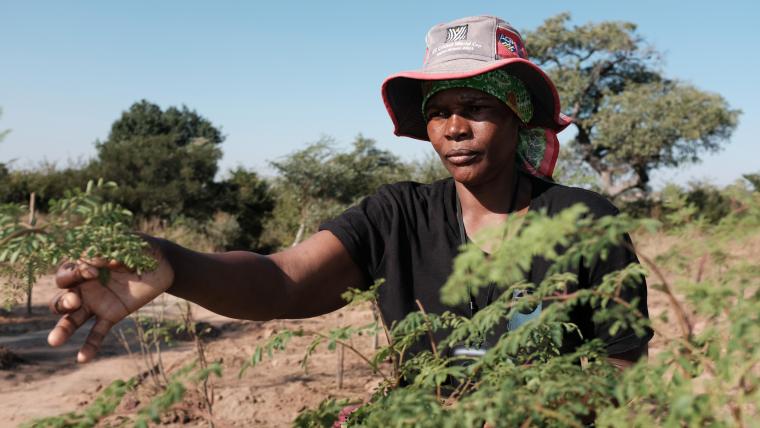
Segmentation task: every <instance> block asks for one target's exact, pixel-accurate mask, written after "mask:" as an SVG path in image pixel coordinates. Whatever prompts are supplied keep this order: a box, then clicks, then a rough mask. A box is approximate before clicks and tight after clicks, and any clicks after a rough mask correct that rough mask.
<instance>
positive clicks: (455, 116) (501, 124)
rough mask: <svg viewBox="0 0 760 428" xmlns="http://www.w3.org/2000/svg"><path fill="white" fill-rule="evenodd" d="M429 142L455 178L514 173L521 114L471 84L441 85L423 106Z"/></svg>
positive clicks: (481, 179) (484, 179)
mask: <svg viewBox="0 0 760 428" xmlns="http://www.w3.org/2000/svg"><path fill="white" fill-rule="evenodd" d="M425 119H426V120H427V132H428V137H429V138H430V142H431V143H432V144H433V148H434V149H435V151H436V152H437V153H438V156H439V157H440V158H441V161H442V162H443V165H444V166H445V167H446V169H447V170H448V171H449V173H450V174H451V176H452V177H454V180H456V181H458V182H460V183H462V184H465V185H471V186H479V185H483V184H486V183H488V182H491V181H493V180H498V179H504V178H505V177H507V176H509V177H511V175H512V174H513V172H512V171H513V169H512V168H509V167H508V166H511V165H514V162H515V151H516V148H517V138H518V136H517V132H518V129H519V125H520V120H519V119H518V118H517V116H516V115H515V114H514V113H513V112H512V110H510V109H509V107H507V106H506V105H505V104H504V103H502V102H501V101H500V100H499V99H497V98H496V97H494V96H492V95H489V94H486V93H485V92H482V91H478V90H477V89H470V88H453V89H447V90H443V91H441V92H439V93H437V94H435V95H434V96H433V97H431V98H430V100H428V102H427V104H426V106H425Z"/></svg>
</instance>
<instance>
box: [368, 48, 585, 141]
mask: <svg viewBox="0 0 760 428" xmlns="http://www.w3.org/2000/svg"><path fill="white" fill-rule="evenodd" d="M487 64H488V65H485V66H484V61H480V60H475V59H460V60H457V61H450V62H449V63H445V64H441V65H440V66H438V67H436V68H435V69H434V70H418V71H405V72H401V73H398V74H394V75H392V76H390V77H388V78H387V79H385V81H384V82H383V86H382V94H383V102H384V103H385V108H386V109H387V110H388V114H389V115H390V116H391V120H392V121H393V125H394V127H395V129H394V131H393V132H394V134H396V135H398V136H403V137H411V138H416V139H418V140H425V141H428V135H427V124H426V122H425V118H424V117H423V115H422V97H423V94H422V86H421V85H422V82H424V81H430V80H449V79H465V78H468V77H472V76H477V75H479V74H483V73H486V72H489V71H492V70H496V69H499V68H504V69H505V70H507V71H508V72H509V73H510V74H512V75H514V76H516V77H518V78H519V79H520V80H522V82H523V83H524V84H525V85H526V87H527V88H528V92H530V94H531V98H532V101H533V106H534V110H533V118H531V120H530V122H529V123H528V126H529V127H541V128H545V129H548V130H551V131H553V132H560V131H561V130H563V129H565V127H567V125H569V124H570V123H571V122H572V120H571V119H570V118H569V117H567V116H565V115H564V114H562V112H561V111H560V104H559V95H558V94H557V88H556V87H555V86H554V83H553V82H552V81H551V79H549V76H547V75H546V73H544V72H543V71H542V70H541V69H540V68H538V66H536V65H535V64H533V63H532V62H530V61H528V60H526V59H523V58H507V59H502V60H497V61H489V62H488V63H487Z"/></svg>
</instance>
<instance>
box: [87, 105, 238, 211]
mask: <svg viewBox="0 0 760 428" xmlns="http://www.w3.org/2000/svg"><path fill="white" fill-rule="evenodd" d="M222 141H224V136H223V135H222V133H221V131H220V130H219V129H217V128H216V127H214V125H213V124H212V123H211V122H210V121H209V120H208V119H206V118H204V117H202V116H200V115H199V114H198V113H196V112H195V111H193V110H189V109H188V108H187V107H182V108H181V109H179V108H176V107H169V108H167V109H166V110H162V109H161V108H160V107H159V106H157V105H155V104H153V103H150V102H148V101H145V100H142V101H139V102H137V103H135V104H133V105H132V106H131V107H130V108H129V110H127V111H125V112H124V113H122V115H121V117H120V118H119V119H118V120H117V121H116V122H114V123H113V125H112V126H111V132H110V134H109V136H108V138H107V139H106V140H105V141H101V142H96V144H95V146H96V148H97V152H98V158H97V161H96V166H95V167H94V171H93V172H94V173H96V174H97V176H102V177H104V178H105V179H107V180H112V181H114V182H117V183H118V184H119V188H118V190H117V193H116V195H115V196H116V198H117V201H118V202H119V203H121V204H122V205H124V206H125V207H127V208H128V209H130V210H131V211H133V212H134V213H135V214H136V215H138V216H140V217H154V216H155V217H160V218H164V219H171V218H174V217H176V216H178V215H180V214H182V215H185V216H188V217H194V218H199V219H206V218H209V217H210V216H211V214H212V213H213V211H212V208H211V207H212V204H211V200H212V197H213V194H212V183H213V181H214V176H215V175H216V173H217V169H218V168H217V162H218V161H219V159H220V158H221V156H222V151H221V149H220V148H219V145H220V144H221V143H222Z"/></svg>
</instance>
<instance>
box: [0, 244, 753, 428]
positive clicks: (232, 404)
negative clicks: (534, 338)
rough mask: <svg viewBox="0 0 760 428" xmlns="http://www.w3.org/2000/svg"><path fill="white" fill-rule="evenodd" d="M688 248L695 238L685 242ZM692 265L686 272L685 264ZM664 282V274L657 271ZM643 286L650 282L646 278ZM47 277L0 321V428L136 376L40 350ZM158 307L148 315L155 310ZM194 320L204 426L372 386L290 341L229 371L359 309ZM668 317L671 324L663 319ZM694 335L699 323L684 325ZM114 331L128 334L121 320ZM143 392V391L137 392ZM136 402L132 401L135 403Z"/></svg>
mask: <svg viewBox="0 0 760 428" xmlns="http://www.w3.org/2000/svg"><path fill="white" fill-rule="evenodd" d="M694 239H696V240H697V241H695V242H698V237H694ZM635 240H636V244H637V246H638V249H639V251H640V252H642V253H644V254H646V255H648V256H650V257H654V256H656V255H657V254H660V253H662V252H664V251H666V250H667V249H668V248H670V247H671V246H672V245H674V244H676V243H677V238H674V237H669V236H664V235H655V236H641V237H638V239H635ZM731 256H732V257H734V258H736V259H744V260H752V259H754V260H758V262H759V263H760V235H755V236H749V237H746V238H745V239H743V240H742V242H741V243H738V244H737V245H736V246H735V247H733V248H732V249H731ZM695 266H696V264H695ZM666 276H668V274H667V273H666ZM650 281H651V280H650ZM55 291H56V290H55V287H54V285H53V284H52V279H51V278H50V277H46V278H44V279H43V280H42V281H41V282H40V283H39V284H37V287H36V288H35V294H34V302H33V303H34V314H33V316H32V317H26V316H25V315H23V313H24V309H21V308H19V309H17V310H14V311H13V312H11V313H10V314H4V315H0V346H3V347H5V348H7V349H9V350H11V351H12V352H13V353H15V354H17V355H18V356H19V357H21V358H22V359H23V362H22V363H20V364H18V365H16V366H15V367H12V368H7V369H3V370H0V402H2V403H3V406H2V407H0V426H3V427H4V426H17V425H19V424H21V423H23V422H26V421H29V420H30V419H33V418H38V417H44V416H54V415H60V414H62V413H65V412H69V411H77V410H81V409H82V408H84V407H85V406H87V405H88V404H89V403H91V401H92V400H93V399H94V398H95V397H96V396H97V395H98V393H99V391H101V390H102V388H104V387H105V386H107V385H108V384H110V383H111V382H112V381H113V380H115V379H125V380H126V379H128V378H130V377H133V376H135V375H136V374H138V373H140V371H141V370H144V368H143V366H141V365H140V364H141V363H140V360H139V358H136V357H134V356H130V355H129V354H128V353H127V352H126V350H125V349H124V347H123V346H122V345H121V344H120V343H119V341H118V340H117V339H116V338H115V337H113V336H111V337H108V338H107V340H106V343H105V346H104V349H103V351H102V353H101V356H100V357H99V358H98V359H97V360H96V361H95V362H93V363H90V364H87V365H77V364H76V363H75V361H74V360H75V355H76V348H77V346H78V344H81V343H82V342H83V340H84V336H83V334H81V332H80V334H78V335H77V336H75V337H74V338H73V340H72V341H71V342H70V344H68V345H66V346H64V347H61V348H58V349H52V348H50V347H48V346H47V344H46V342H45V338H46V335H47V331H48V329H49V328H51V327H52V326H53V325H54V324H55V318H54V317H53V316H51V315H49V314H48V312H47V301H48V299H49V298H50V297H51V296H52V295H53V294H54V293H55ZM175 302H176V301H175V300H174V299H173V298H171V297H168V298H166V299H165V301H164V302H163V307H164V308H166V309H167V310H168V311H169V312H171V311H173V309H172V308H174V307H175V306H176V305H175V304H174V303H175ZM158 305H159V303H156V304H154V305H153V307H152V308H149V309H148V311H156V310H158V309H159V308H158ZM649 307H650V314H651V315H652V318H653V319H655V320H656V319H657V315H658V314H660V313H662V312H663V311H668V310H669V306H668V303H667V301H666V300H665V299H664V297H663V296H662V295H661V294H660V293H658V292H656V291H650V295H649ZM194 312H195V317H196V319H197V320H198V321H204V322H208V323H210V324H211V325H213V326H214V333H215V336H216V337H214V338H212V339H210V341H209V344H208V350H207V352H208V359H209V360H210V361H213V360H222V362H223V367H224V372H223V376H222V378H221V379H214V382H213V384H214V400H215V403H214V406H213V413H214V416H213V418H214V422H215V425H216V426H217V427H225V426H246V427H248V426H259V427H281V426H287V425H288V424H289V423H290V422H291V421H292V420H293V418H294V417H295V416H296V415H297V414H298V412H299V411H300V410H301V409H303V408H305V407H313V406H315V405H316V404H317V403H319V402H320V401H321V400H322V399H323V398H324V397H327V396H334V397H347V398H363V397H367V396H368V395H369V393H370V392H371V390H372V389H373V387H374V385H376V384H377V382H378V381H379V378H378V377H377V376H373V375H372V373H371V371H370V370H369V369H368V368H367V367H366V365H364V364H363V363H362V362H361V361H360V359H359V358H357V357H355V356H354V355H352V354H351V353H350V352H346V354H345V361H344V367H345V375H344V383H343V387H342V388H340V389H339V388H338V385H337V379H336V372H337V355H336V354H335V353H331V352H327V351H325V350H322V351H320V352H318V353H317V354H316V355H315V356H314V357H313V358H312V360H311V363H310V369H309V371H308V373H304V370H303V369H302V368H301V367H300V364H299V362H300V360H301V357H302V355H303V350H304V349H305V347H306V344H307V343H308V342H309V339H307V338H297V339H295V340H294V342H293V343H292V344H291V345H290V346H289V348H288V351H286V352H283V353H280V354H276V355H275V357H274V359H272V360H268V359H267V360H265V362H264V363H263V364H261V365H260V366H258V367H256V368H253V369H249V370H248V371H247V372H246V373H245V374H244V375H243V377H242V378H238V370H239V368H240V367H241V365H242V364H243V362H244V360H245V359H247V358H248V357H250V355H251V354H252V352H253V350H254V348H255V346H256V344H258V343H261V342H262V341H263V340H264V339H265V338H266V337H268V336H269V335H271V334H272V333H273V332H274V331H277V330H279V329H281V328H283V327H287V328H291V329H293V328H299V327H303V328H304V329H307V330H318V331H324V330H328V329H329V328H332V327H337V326H345V325H363V324H367V323H369V322H371V320H372V314H371V311H370V310H369V308H368V307H357V308H346V309H343V310H339V311H336V312H333V313H331V314H328V315H325V316H322V317H318V318H312V319H308V320H278V321H271V322H250V321H238V320H233V319H228V318H224V317H221V316H218V315H215V314H213V313H211V312H209V311H207V310H205V309H203V308H200V307H195V309H194ZM671 319H672V317H671ZM693 321H695V324H696V326H697V328H698V327H699V320H693ZM116 328H125V329H126V328H129V324H128V323H127V322H124V323H123V324H122V325H120V326H117V327H116ZM660 328H661V329H662V330H663V331H666V332H670V333H673V334H675V333H676V331H675V325H674V323H670V325H661V326H660ZM662 343H663V338H661V337H659V336H656V337H655V338H654V339H653V341H652V342H651V344H650V346H651V352H652V353H656V352H657V349H658V348H660V347H661V346H662ZM353 345H354V346H355V347H356V348H358V349H360V350H362V351H363V352H366V353H371V351H372V346H373V340H372V338H371V337H358V338H356V339H354V342H353ZM194 358H195V351H194V346H193V344H192V342H187V341H181V340H177V341H175V344H174V345H173V346H171V347H166V348H165V351H164V352H163V360H164V365H165V366H166V367H167V368H169V369H170V370H172V369H175V368H178V367H181V366H183V365H185V364H187V363H188V362H190V361H192V360H193V359H194ZM141 389H145V388H141ZM139 391H140V389H138V393H136V394H130V393H128V394H127V396H125V398H124V399H123V400H122V402H121V405H120V406H119V407H118V408H117V410H116V412H115V413H114V414H113V415H112V416H110V417H108V418H107V419H106V420H104V421H103V422H102V423H101V425H103V426H107V425H109V424H114V423H118V422H119V421H120V420H123V418H124V417H125V416H128V415H134V412H135V409H137V408H139V407H140V406H141V404H144V402H145V401H146V397H145V396H144V395H145V392H144V391H143V392H142V393H140V392H139ZM141 394H142V395H141ZM199 404H200V396H199V395H197V394H196V393H189V394H188V395H187V396H186V399H185V400H184V402H183V403H182V404H181V405H179V406H176V407H177V410H176V411H174V412H172V413H170V414H169V415H168V416H167V417H166V418H164V422H165V424H166V425H167V426H173V425H177V426H179V425H183V426H187V425H189V426H208V425H207V424H206V422H204V420H203V419H202V418H201V417H200V415H201V414H202V411H201V410H199V408H200V406H199Z"/></svg>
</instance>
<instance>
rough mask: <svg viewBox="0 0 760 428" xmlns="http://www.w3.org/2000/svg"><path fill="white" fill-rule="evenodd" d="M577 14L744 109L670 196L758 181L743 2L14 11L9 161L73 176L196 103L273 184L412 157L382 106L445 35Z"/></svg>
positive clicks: (8, 8) (7, 100)
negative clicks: (636, 35)
mask: <svg viewBox="0 0 760 428" xmlns="http://www.w3.org/2000/svg"><path fill="white" fill-rule="evenodd" d="M562 11H569V12H570V13H571V14H572V16H573V21H574V22H576V23H585V22H588V21H601V20H627V21H631V22H634V23H636V24H638V25H639V31H640V33H641V34H642V35H643V36H644V37H645V38H646V39H647V40H648V41H649V42H650V43H652V44H653V45H654V46H655V47H657V48H658V49H659V50H661V51H662V52H663V53H664V54H665V60H666V62H665V65H664V67H663V71H664V72H665V74H666V75H668V76H669V77H675V78H679V79H682V80H685V81H688V82H690V83H692V84H694V85H696V86H698V87H700V88H702V89H705V90H710V91H714V92H718V93H720V94H722V95H723V96H724V97H726V99H727V100H728V101H729V103H730V104H731V106H732V107H734V108H739V109H741V110H743V114H742V116H741V119H740V120H741V123H740V126H739V128H738V129H737V130H736V132H735V133H734V135H733V137H732V139H731V142H730V144H728V145H727V147H726V149H725V150H724V151H723V152H721V153H720V154H717V155H711V156H708V157H705V159H704V162H703V163H702V164H701V165H698V166H695V167H689V168H680V169H678V170H665V171H659V172H658V173H657V174H656V175H655V179H656V182H658V183H661V182H663V181H665V180H674V181H676V182H680V183H684V182H686V181H688V180H690V179H694V178H704V179H709V180H712V181H713V182H716V183H719V184H725V183H729V182H731V181H733V180H735V179H737V178H739V177H740V175H741V174H742V173H746V172H752V171H758V170H760V156H757V153H758V150H757V148H756V146H755V143H756V141H757V138H756V135H757V133H758V131H760V125H758V122H757V121H756V120H755V119H756V118H757V117H758V113H759V110H760V108H759V107H760V106H759V103H758V101H757V96H758V95H759V93H760V72H758V70H760V55H758V54H757V52H758V44H759V43H758V42H760V31H758V25H759V24H758V22H759V21H760V6H758V3H757V2H752V1H750V0H744V1H731V0H724V1H721V2H715V1H709V2H708V1H701V0H699V1H680V2H674V1H673V2H671V1H663V0H659V1H649V0H640V1H635V2H631V1H626V2H619V1H574V2H567V1H528V2H515V1H512V2H493V1H491V2H486V1H444V0H441V1H435V2H422V1H411V0H405V1H390V0H389V1H374V2H363V1H333V2H330V1H322V2H315V1H303V2H295V1H266V2H254V1H225V2H212V1H205V2H201V1H189V0H185V1H134V0H133V1H122V2H104V1H67V2H62V1H44V2H43V1H13V2H11V1H2V3H0V22H1V23H0V44H1V46H2V49H0V107H2V108H3V110H4V113H3V116H2V117H0V129H8V128H9V129H11V130H12V132H11V133H10V134H9V135H8V137H7V138H6V139H5V140H4V141H3V142H2V143H0V162H8V161H10V160H15V161H14V164H13V165H15V166H16V167H27V166H32V165H34V164H37V163H39V162H40V161H42V160H48V161H55V162H58V163H59V165H64V164H66V162H67V161H68V160H76V159H86V158H89V157H92V156H93V155H94V153H95V150H94V146H93V142H94V141H95V140H96V139H104V138H105V137H106V136H107V134H108V130H109V127H110V125H111V123H112V122H113V121H114V120H115V119H116V118H118V116H119V114H120V113H121V112H122V111H123V110H125V109H127V108H128V107H129V106H130V105H131V104H132V103H133V102H135V101H137V100H139V99H142V98H146V99H148V100H150V101H153V102H155V103H158V104H159V105H161V106H162V107H167V106H171V105H182V104H185V105H187V106H188V107H190V108H192V109H195V110H197V111H198V112H199V113H200V114H202V115H204V116H205V117H207V118H209V119H210V120H211V121H212V122H213V123H214V124H216V125H218V126H220V127H221V128H222V129H223V131H224V133H225V134H226V136H227V140H226V141H225V142H224V144H223V150H224V158H223V160H222V168H223V170H227V169H229V168H231V167H234V166H237V165H242V166H245V167H248V168H255V169H257V170H258V171H260V172H264V173H268V172H269V168H268V166H267V165H268V164H267V161H269V160H273V159H276V158H278V157H280V156H283V155H286V154H288V153H289V152H292V151H294V150H297V149H299V148H301V147H303V146H304V145H305V144H306V143H308V142H312V141H315V140H316V139H318V138H319V137H320V136H322V135H330V136H333V137H335V138H336V139H337V140H338V141H339V142H340V143H343V144H348V143H349V142H350V141H351V140H352V139H353V137H354V136H355V135H357V134H358V133H363V134H364V135H365V136H366V137H370V138H374V139H376V140H377V141H378V143H379V144H380V145H381V146H382V147H383V148H387V149H390V150H393V151H394V152H396V153H398V154H399V155H401V156H403V157H405V158H413V157H419V156H422V155H423V154H424V153H425V152H426V151H428V150H429V149H428V147H427V146H426V143H424V142H418V141H414V140H409V139H403V138H397V137H395V136H394V135H393V133H392V124H391V122H390V120H389V119H388V117H387V114H386V112H385V109H384V107H383V103H382V101H381V98H380V95H379V92H380V89H379V88H380V84H381V82H382V80H383V79H384V78H385V77H386V76H387V75H389V74H391V73H394V72H397V71H401V70H406V69H414V68H417V67H418V66H419V65H420V62H421V60H422V55H423V53H424V35H425V32H426V31H427V29H428V28H429V27H430V26H431V25H433V24H436V23H439V22H445V21H448V20H451V19H455V18H458V17H461V16H467V15H478V14H493V15H498V16H501V17H503V18H505V19H506V20H508V21H510V22H511V23H512V24H514V25H515V26H516V27H517V28H521V29H531V28H535V27H536V26H537V25H539V24H540V23H541V22H542V21H543V20H544V19H545V18H547V17H549V16H552V15H554V14H556V13H559V12H562Z"/></svg>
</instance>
